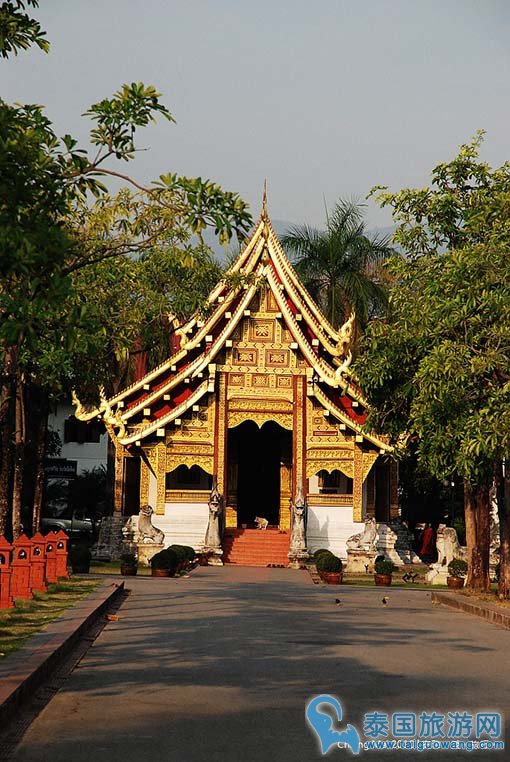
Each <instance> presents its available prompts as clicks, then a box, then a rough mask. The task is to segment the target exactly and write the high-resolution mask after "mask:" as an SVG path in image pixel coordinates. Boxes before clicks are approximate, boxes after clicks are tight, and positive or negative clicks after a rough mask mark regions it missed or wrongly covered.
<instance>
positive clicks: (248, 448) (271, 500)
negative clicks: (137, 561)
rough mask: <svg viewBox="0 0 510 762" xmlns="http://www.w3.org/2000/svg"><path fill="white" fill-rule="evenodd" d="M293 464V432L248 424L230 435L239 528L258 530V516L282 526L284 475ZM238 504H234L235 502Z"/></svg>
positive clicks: (272, 424)
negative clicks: (256, 518) (280, 523)
mask: <svg viewBox="0 0 510 762" xmlns="http://www.w3.org/2000/svg"><path fill="white" fill-rule="evenodd" d="M291 462H292V432H291V431H287V430H286V429H284V428H282V427H281V426H279V425H278V424H277V423H275V422H274V421H267V422H266V423H264V424H263V425H262V427H261V428H259V427H258V426H257V424H256V423H254V422H253V421H244V423H241V424H240V425H239V426H236V427H235V428H233V429H229V432H228V463H229V482H230V483H229V493H230V495H231V496H232V498H234V500H235V503H236V509H237V526H238V527H243V526H245V527H248V528H251V527H253V526H254V521H255V516H260V517H263V518H265V519H267V520H268V522H269V525H270V526H278V525H279V522H280V505H281V494H282V473H283V472H284V471H285V469H288V468H290V463H291ZM233 502H234V501H233Z"/></svg>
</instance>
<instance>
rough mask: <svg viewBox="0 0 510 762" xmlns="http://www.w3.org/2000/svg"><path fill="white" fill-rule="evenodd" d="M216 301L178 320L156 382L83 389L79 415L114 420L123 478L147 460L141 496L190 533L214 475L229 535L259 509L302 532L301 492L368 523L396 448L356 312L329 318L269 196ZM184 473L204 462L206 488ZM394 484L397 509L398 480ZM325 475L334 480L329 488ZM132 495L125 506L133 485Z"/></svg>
mask: <svg viewBox="0 0 510 762" xmlns="http://www.w3.org/2000/svg"><path fill="white" fill-rule="evenodd" d="M207 303H208V309H207V310H206V315H207V316H206V317H203V316H200V315H194V316H192V317H191V318H190V319H189V320H187V321H186V322H185V323H184V324H182V325H180V326H179V325H174V339H175V341H174V342H173V346H176V347H178V348H177V350H176V351H175V352H174V354H173V355H172V356H171V357H169V358H168V359H167V360H166V361H165V362H163V363H161V364H160V365H159V366H157V367H156V368H153V369H152V370H151V371H150V372H149V373H147V374H146V375H145V376H144V377H143V378H140V379H137V380H136V381H135V382H134V383H133V384H131V385H130V386H128V387H127V388H125V389H123V390H121V391H120V392H118V393H117V394H116V395H114V396H113V397H111V398H109V399H106V397H105V395H102V396H101V401H100V404H99V406H98V407H97V408H94V409H87V408H85V407H84V406H83V405H81V403H80V402H79V400H78V399H77V398H76V397H75V396H74V399H73V401H74V404H75V407H76V416H77V417H78V418H80V419H81V420H92V419H93V418H97V417H99V418H101V419H102V420H103V421H104V423H105V426H106V427H107V430H108V432H109V433H110V435H111V437H112V439H113V441H114V443H115V446H116V451H117V453H118V458H117V460H118V465H117V468H118V470H119V475H118V483H119V485H120V486H121V487H122V485H123V482H122V479H123V478H124V476H123V472H122V469H123V468H124V465H123V464H124V462H125V461H126V460H130V461H131V471H132V472H133V468H132V465H133V462H135V463H137V462H138V461H139V462H140V467H139V480H138V483H137V486H136V489H137V490H138V491H139V497H140V500H141V501H142V503H151V504H152V505H154V507H155V509H156V512H157V513H159V514H163V513H164V514H165V519H168V522H169V525H171V522H172V520H173V519H172V510H175V511H181V513H179V521H178V522H177V523H178V524H179V527H180V529H179V532H181V531H182V526H184V525H185V520H184V518H183V516H185V514H184V513H182V512H183V511H185V510H186V509H189V510H190V511H194V512H195V513H193V516H194V519H193V522H191V523H192V524H193V526H195V527H196V526H200V515H201V514H200V511H201V510H202V508H203V509H204V511H205V512H206V513H205V514H204V517H203V518H204V520H205V519H206V518H207V494H208V493H207V490H206V489H205V487H204V485H205V484H206V483H207V480H208V479H210V478H212V477H213V476H214V477H215V478H216V480H217V487H218V490H219V492H220V493H221V494H222V495H223V496H224V498H225V501H226V504H225V521H226V526H227V530H228V529H234V528H235V529H236V530H241V529H243V527H246V526H248V525H250V522H251V520H252V513H253V511H254V510H255V506H258V510H259V511H260V512H259V513H257V515H259V516H264V511H266V512H267V513H268V514H269V515H268V522H269V524H270V525H271V526H275V527H276V526H277V527H279V528H280V530H281V532H286V531H288V530H289V529H290V523H291V511H290V506H291V504H293V501H295V499H296V494H297V492H296V491H297V489H298V487H300V488H301V486H302V488H303V498H304V499H306V501H307V504H308V505H309V510H310V512H311V513H313V512H314V511H317V512H318V513H317V516H319V515H320V517H322V518H320V520H319V518H317V521H316V522H315V524H316V525H318V526H321V527H323V526H329V525H331V526H338V525H339V522H338V521H337V519H336V518H335V519H334V520H331V521H330V520H329V519H328V518H327V519H324V516H326V517H328V516H330V514H329V513H328V512H329V511H335V510H338V511H340V510H342V511H343V513H342V517H343V518H342V521H347V520H348V518H346V517H348V515H349V512H350V513H351V514H352V520H353V521H355V522H358V521H360V520H361V517H362V516H364V515H365V513H366V510H367V498H366V494H367V493H368V491H369V490H367V489H365V490H364V489H363V482H364V481H365V480H367V477H368V476H369V474H370V472H371V470H372V468H373V466H374V464H375V463H376V462H377V459H378V457H379V456H380V454H383V453H387V452H389V451H390V449H391V448H390V447H389V446H388V443H387V441H386V439H385V437H383V436H380V435H378V434H377V433H375V432H372V431H368V430H366V428H365V418H366V413H365V406H366V405H365V400H364V398H363V395H362V393H361V391H360V390H359V388H358V387H357V385H356V381H355V379H354V378H353V376H352V373H351V371H350V364H351V360H352V349H351V344H352V340H353V330H354V321H355V315H354V313H352V314H351V315H350V316H349V317H348V319H347V320H346V322H345V323H344V325H343V326H341V327H340V329H339V330H336V329H335V328H334V327H333V326H331V325H330V324H329V322H328V321H327V320H326V318H325V317H324V316H323V315H322V313H321V311H320V310H319V308H318V307H317V305H316V304H315V303H314V302H313V300H312V299H311V298H310V295H309V294H308V292H307V291H306V289H305V288H304V287H303V285H302V284H301V282H300V280H299V278H298V276H297V274H296V272H295V270H294V268H293V267H292V265H291V263H290V262H289V260H288V259H287V257H286V256H285V253H284V251H283V249H282V247H281V245H280V243H279V241H278V238H277V236H276V234H275V232H274V230H273V227H272V225H271V222H270V220H269V217H268V214H267V208H266V202H265V201H264V206H263V210H262V214H261V216H260V218H259V220H258V222H257V224H256V225H255V227H254V230H253V232H252V235H251V237H250V239H249V240H248V242H247V243H246V246H245V247H244V249H243V250H242V251H241V253H240V254H239V256H238V257H237V259H236V260H235V261H234V262H233V264H232V265H231V266H230V268H229V271H228V273H227V275H226V277H224V278H223V279H222V280H221V281H220V282H219V283H218V284H217V285H216V286H215V288H214V289H213V290H212V291H211V293H210V294H209V297H208V299H207ZM174 323H175V321H174ZM125 454H127V455H129V458H125V457H124V455H125ZM180 467H186V468H188V469H193V474H194V475H195V476H196V473H197V467H198V469H201V471H200V474H201V477H200V484H199V486H196V485H195V487H194V488H192V487H193V485H192V484H191V481H192V480H191V478H190V480H189V481H190V484H187V483H186V482H185V481H179V482H177V481H173V479H174V478H175V479H177V476H175V474H174V472H175V471H176V469H179V468H180ZM378 468H385V464H382V466H379V465H378ZM320 472H322V476H320V477H318V474H320ZM338 472H339V473H338ZM183 473H186V472H185V471H183ZM169 474H174V476H168V475H169ZM326 474H330V475H332V476H331V478H329V477H327V476H326ZM378 474H379V471H378ZM167 476H168V478H167ZM250 479H251V480H252V481H249V480H250ZM328 479H329V482H328ZM388 479H389V481H388V483H389V484H391V491H392V498H391V501H390V504H391V511H393V512H395V511H396V505H397V502H396V497H395V495H396V477H395V474H393V475H392V476H391V478H389V477H388ZM319 480H323V481H322V482H321V483H322V484H323V485H324V484H326V483H327V482H328V485H329V486H328V485H327V486H322V487H319V486H317V485H318V484H319ZM335 480H337V482H338V484H340V485H341V488H342V490H340V488H339V489H338V490H337V492H338V494H334V490H333V488H332V486H331V483H332V482H334V481H335ZM377 481H378V480H376V479H375V478H374V475H373V474H371V475H370V478H369V479H368V482H369V486H370V500H369V505H368V508H369V509H370V506H371V509H372V510H375V508H374V506H375V505H376V504H377V505H378V506H380V502H381V501H380V499H379V502H377V501H376V500H375V499H374V490H375V486H374V485H375V484H376V482H377ZM379 481H380V480H379ZM127 483H128V482H127V481H126V482H124V487H126V485H127ZM311 483H313V484H314V485H315V487H314V490H315V491H313V490H310V489H309V488H310V484H311ZM167 486H168V487H169V488H168V489H167ZM170 486H171V488H170ZM264 490H266V492H264ZM351 490H352V494H351ZM124 491H125V490H124ZM307 491H309V492H310V494H308V493H307ZM340 491H343V494H340ZM346 491H347V492H349V494H345V492H346ZM394 493H395V494H394ZM118 494H119V496H120V497H119V499H118V500H116V506H117V503H118V504H119V506H120V505H121V503H122V499H123V498H122V494H123V491H122V489H119V490H118ZM379 497H380V496H379ZM257 501H258V502H257ZM364 501H365V502H364ZM176 506H179V507H178V508H176ZM261 506H262V507H261ZM321 512H322V513H321ZM190 515H191V514H190ZM176 521H177V519H176ZM179 522H180V523H179ZM340 523H341V522H340ZM321 531H322V530H321ZM324 531H326V530H324ZM261 534H262V533H261ZM178 536H180V535H178ZM326 541H328V542H329V540H327V538H325V537H324V538H322V539H321V540H320V542H321V543H323V545H324V543H325V542H326ZM190 542H191V541H190ZM330 544H331V543H330ZM195 545H196V543H195ZM323 545H322V546H323ZM320 546H321V545H319V547H320ZM329 546H330V545H326V547H329ZM333 546H334V542H333ZM308 547H310V546H308Z"/></svg>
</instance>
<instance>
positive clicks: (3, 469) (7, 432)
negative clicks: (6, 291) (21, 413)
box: [0, 350, 13, 536]
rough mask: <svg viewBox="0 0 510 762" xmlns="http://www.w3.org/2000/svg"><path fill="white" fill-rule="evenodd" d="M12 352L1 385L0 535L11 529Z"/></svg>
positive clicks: (8, 351) (9, 351)
mask: <svg viewBox="0 0 510 762" xmlns="http://www.w3.org/2000/svg"><path fill="white" fill-rule="evenodd" d="M11 365H12V352H11V350H6V353H5V366H4V380H3V382H2V385H1V386H0V447H1V450H0V536H1V535H5V533H6V532H8V531H9V529H10V518H11V517H10V515H9V506H10V504H11V487H12V484H11V475H12V449H11V445H12V413H13V410H12V403H13V398H12V384H11V380H10V373H11Z"/></svg>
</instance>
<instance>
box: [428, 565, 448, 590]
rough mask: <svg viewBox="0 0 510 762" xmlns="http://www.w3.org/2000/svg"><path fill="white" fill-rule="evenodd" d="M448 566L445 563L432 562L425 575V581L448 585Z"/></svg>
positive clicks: (430, 583)
mask: <svg viewBox="0 0 510 762" xmlns="http://www.w3.org/2000/svg"><path fill="white" fill-rule="evenodd" d="M449 576H450V574H449V572H448V567H447V566H445V565H444V564H439V563H437V564H432V566H429V570H428V572H427V573H426V575H425V582H426V583H427V584H428V585H446V578H447V577H449Z"/></svg>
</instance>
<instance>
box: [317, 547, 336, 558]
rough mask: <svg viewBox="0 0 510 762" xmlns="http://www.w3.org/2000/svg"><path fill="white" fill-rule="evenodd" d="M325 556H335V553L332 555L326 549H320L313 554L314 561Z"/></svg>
mask: <svg viewBox="0 0 510 762" xmlns="http://www.w3.org/2000/svg"><path fill="white" fill-rule="evenodd" d="M323 555H325V556H327V555H330V556H333V555H334V553H332V552H331V551H330V550H326V548H319V550H316V551H315V553H314V554H313V559H314V561H317V559H318V558H319V557H320V556H323Z"/></svg>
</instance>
